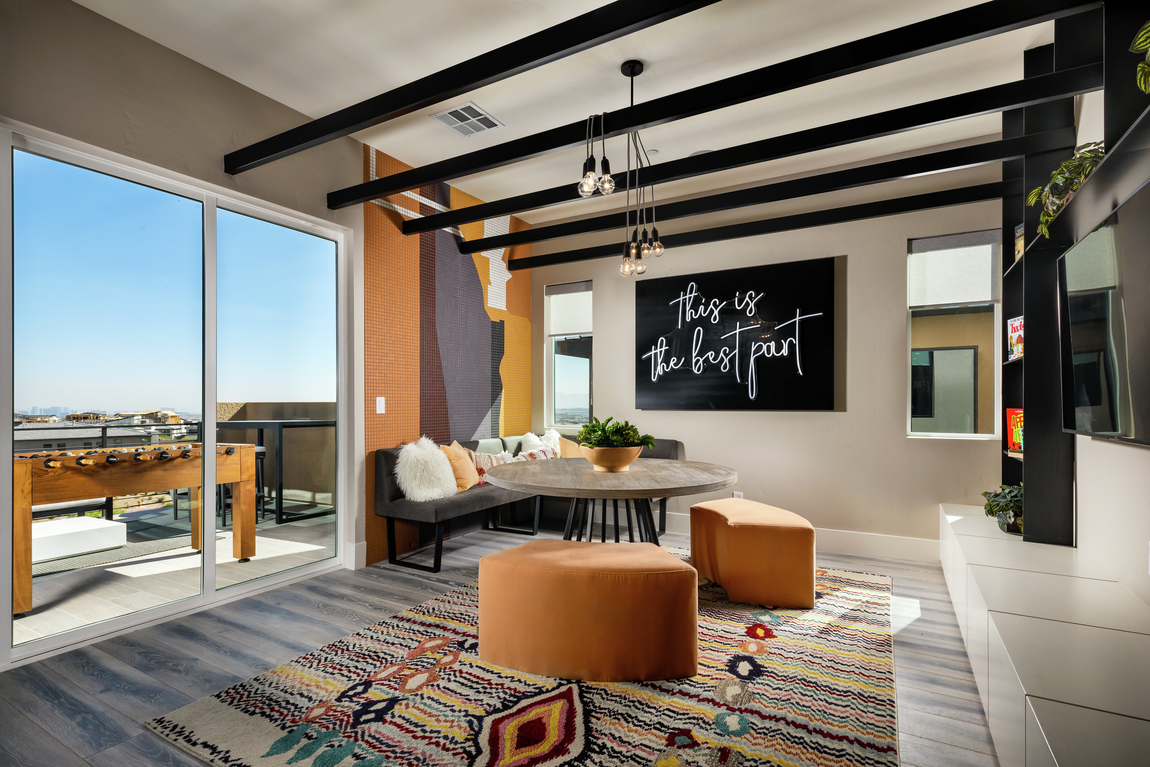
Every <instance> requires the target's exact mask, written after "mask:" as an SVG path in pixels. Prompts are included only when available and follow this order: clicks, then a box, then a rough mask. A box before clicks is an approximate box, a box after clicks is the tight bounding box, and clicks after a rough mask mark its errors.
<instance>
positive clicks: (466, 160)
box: [328, 0, 1102, 210]
mask: <svg viewBox="0 0 1150 767" xmlns="http://www.w3.org/2000/svg"><path fill="white" fill-rule="evenodd" d="M1035 5H1036V3H1035V0H991V2H987V3H983V4H981V5H976V6H973V7H971V8H966V9H964V10H960V11H955V12H953V13H949V14H945V15H943V16H937V17H935V18H932V19H927V20H925V21H921V22H918V23H915V24H910V25H908V26H905V27H900V28H898V29H894V30H890V31H888V32H882V33H880V34H877V35H872V36H871V37H866V38H863V39H861V40H855V41H853V42H850V43H846V44H844V45H839V46H836V47H834V48H830V49H827V50H823V51H818V52H815V53H811V54H808V55H806V56H800V57H798V58H794V59H791V60H789V61H784V62H780V63H778V64H772V65H770V66H767V67H762V68H760V69H757V70H754V71H751V72H746V73H744V74H741V75H736V76H734V77H729V78H727V79H725V80H720V81H718V82H715V83H709V84H707V85H701V86H698V87H696V88H691V89H688V90H686V91H681V92H679V93H675V94H671V95H668V96H664V97H662V98H658V99H654V100H652V101H648V102H644V103H641V104H636V105H634V106H632V107H627V108H625V109H621V110H619V111H617V112H612V113H610V114H609V115H608V116H607V123H606V135H607V136H608V137H611V136H619V135H623V134H624V133H627V132H629V131H634V130H641V129H643V128H648V127H651V126H654V125H662V124H665V123H668V122H672V121H675V120H681V119H683V118H686V117H692V116H694V115H699V114H703V113H705V112H710V111H713V110H716V109H721V108H723V107H728V106H732V105H735V104H742V103H745V102H748V101H753V100H756V99H760V98H764V97H766V96H770V95H774V94H777V93H782V92H784V91H788V90H792V89H794V88H799V87H802V86H805V85H810V84H812V83H817V82H822V81H825V80H830V79H834V78H837V77H842V76H844V75H848V74H851V73H854V72H860V71H863V70H866V69H871V68H874V67H877V66H881V65H883V64H889V63H892V62H895V61H901V60H904V59H907V58H911V57H913V56H918V55H922V54H924V53H930V52H932V51H936V50H941V49H944V48H948V47H952V46H955V45H960V44H962V43H967V42H971V41H973V40H978V39H982V38H985V37H990V36H993V35H998V34H1002V33H1004V32H1008V31H1011V30H1014V29H1019V28H1022V27H1026V26H1030V25H1032V24H1037V23H1040V22H1043V21H1049V20H1051V19H1057V18H1062V17H1064V16H1068V15H1072V14H1075V13H1080V12H1082V11H1085V10H1089V9H1091V8H1096V7H1100V6H1101V5H1102V3H1101V2H1081V0H1045V2H1043V3H1041V7H1040V8H1036V7H1035ZM585 131H586V123H585V121H583V120H580V121H578V122H574V123H570V124H568V125H564V126H562V127H559V128H553V129H551V130H547V131H542V132H540V133H536V134H534V135H532V136H525V137H523V138H520V139H515V140H513V141H508V142H505V143H503V144H499V145H497V146H493V147H488V148H486V149H481V150H478V151H475V152H470V153H467V154H464V155H460V156H458V157H453V158H449V159H447V160H442V161H440V162H436V163H431V164H430V165H425V166H422V167H419V168H413V169H412V170H409V171H404V172H401V173H395V174H392V175H390V176H384V177H382V178H378V179H375V180H373V181H369V182H366V183H363V184H357V185H356V186H352V187H348V188H346V189H340V190H337V191H334V192H331V193H329V194H328V207H329V208H331V209H333V210H335V209H339V208H345V207H348V206H351V205H357V204H359V203H362V202H367V201H368V200H372V199H376V198H379V197H386V196H388V195H391V194H396V193H398V192H404V191H407V190H410V189H418V188H419V187H422V186H425V185H427V184H433V183H437V182H441V181H449V180H451V179H455V178H460V177H462V176H467V175H471V174H473V173H478V172H481V171H484V170H490V169H492V168H498V167H502V166H504V165H509V164H512V163H515V162H520V161H522V160H527V159H531V158H533V157H538V156H541V155H543V154H547V153H549V152H554V151H557V150H561V149H566V148H569V147H573V146H578V145H579V144H581V143H582V142H583V141H584V140H585Z"/></svg>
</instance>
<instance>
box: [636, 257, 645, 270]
mask: <svg viewBox="0 0 1150 767" xmlns="http://www.w3.org/2000/svg"><path fill="white" fill-rule="evenodd" d="M645 271H647V264H646V263H645V262H644V261H643V259H641V258H640V259H639V260H638V261H636V262H635V274H642V273H643V272H645Z"/></svg>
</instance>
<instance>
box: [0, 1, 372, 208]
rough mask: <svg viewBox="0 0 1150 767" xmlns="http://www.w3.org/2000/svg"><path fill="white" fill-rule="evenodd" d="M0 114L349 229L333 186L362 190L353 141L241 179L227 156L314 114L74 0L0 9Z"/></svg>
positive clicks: (357, 151)
mask: <svg viewBox="0 0 1150 767" xmlns="http://www.w3.org/2000/svg"><path fill="white" fill-rule="evenodd" d="M0 72H3V73H4V74H3V76H0V117H5V118H9V119H12V120H18V121H20V122H23V123H27V124H29V125H33V126H35V127H37V128H42V129H44V130H48V131H52V132H53V133H58V134H61V135H63V136H67V137H68V138H72V139H76V140H77V141H83V142H85V143H88V144H93V145H95V146H97V147H101V148H103V149H107V150H109V151H112V152H116V153H118V154H122V155H124V156H126V157H130V158H133V159H136V160H141V161H143V162H147V163H151V164H153V165H158V166H160V167H161V168H167V169H169V170H172V171H176V172H178V173H183V174H186V175H188V176H192V177H193V178H197V179H201V180H203V181H207V182H210V183H212V184H219V185H220V186H223V187H227V188H228V189H233V190H236V191H238V192H242V193H244V194H250V195H253V196H255V197H259V198H260V199H263V200H267V201H269V202H274V203H277V204H279V205H283V206H285V207H287V208H291V209H292V210H296V211H300V212H303V213H308V214H311V215H313V216H317V217H320V218H324V219H327V220H329V221H335V222H338V223H341V224H344V225H345V226H354V224H353V223H352V222H353V220H354V217H355V216H356V215H360V213H359V211H358V208H357V209H356V212H355V213H352V212H350V211H344V212H341V213H335V212H333V211H330V210H328V209H327V205H326V195H327V193H328V192H329V191H331V190H333V189H338V188H340V187H344V186H351V185H353V184H357V183H360V181H361V180H362V175H363V154H362V152H363V150H362V148H361V145H360V144H359V142H357V141H354V140H352V139H343V140H341V141H334V142H331V143H328V144H325V145H323V146H321V147H317V148H315V149H310V150H308V151H306V152H302V153H300V154H297V155H294V156H292V157H289V158H287V159H284V160H279V161H277V162H274V163H271V164H269V165H265V166H264V167H262V168H257V169H256V170H252V171H249V172H247V173H243V174H240V175H239V176H236V177H234V178H233V177H231V176H228V175H227V174H226V173H224V170H223V167H224V155H225V154H226V153H228V152H230V151H232V150H234V149H239V148H240V147H243V146H246V145H247V144H250V143H253V142H255V141H258V140H260V139H264V138H267V137H268V136H271V135H274V134H276V133H278V132H280V131H283V130H286V129H288V128H293V127H295V126H297V125H299V124H300V123H302V122H304V121H306V120H307V119H308V118H307V117H306V116H305V115H302V114H300V113H299V112H296V111H294V110H292V109H290V108H288V107H286V106H284V105H283V104H280V103H279V102H277V101H273V100H271V99H269V98H268V97H266V96H263V95H260V94H259V93H256V92H255V91H253V90H251V89H250V88H247V87H245V86H243V85H240V84H239V83H237V82H235V81H234V80H230V79H228V78H226V77H224V76H223V75H221V74H220V73H218V72H215V71H213V70H211V69H208V68H207V67H205V66H202V65H200V64H197V63H196V62H194V61H192V60H191V59H189V58H186V57H184V56H181V55H180V54H178V53H176V52H174V51H172V50H170V49H168V48H165V47H163V46H162V45H160V44H158V43H155V42H152V41H151V40H148V39H147V38H145V37H143V36H141V35H138V34H136V33H135V32H132V31H131V30H129V29H126V28H124V27H121V26H120V25H118V24H116V23H114V22H112V21H109V20H108V19H106V18H104V17H103V16H100V15H99V14H97V13H94V12H92V11H89V10H88V9H86V8H84V7H82V6H79V5H76V4H75V3H72V2H68V0H5V2H3V3H0Z"/></svg>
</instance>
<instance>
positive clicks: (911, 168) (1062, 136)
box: [459, 128, 1075, 253]
mask: <svg viewBox="0 0 1150 767" xmlns="http://www.w3.org/2000/svg"><path fill="white" fill-rule="evenodd" d="M1074 142H1075V134H1074V130H1073V129H1071V128H1064V129H1061V130H1052V131H1047V132H1045V133H1037V134H1033V135H1028V136H1019V137H1017V138H1011V139H1005V140H1002V141H988V142H984V143H981V144H974V145H972V146H965V147H960V148H958V149H947V150H944V151H941V152H932V153H930V154H923V155H918V156H915V157H906V158H903V159H900V160H890V161H888V162H880V163H875V164H872V165H864V166H862V167H858V168H849V169H847V170H839V171H832V172H830V173H820V174H818V175H814V176H807V177H805V178H798V179H794V180H791V181H782V182H778V183H773V184H763V185H761V186H756V187H752V188H750V189H739V190H737V191H732V192H725V193H723V194H714V195H708V196H706V197H696V198H694V199H691V200H683V201H681V202H672V203H664V204H662V205H659V206H658V209H657V212H658V220H659V221H670V220H672V219H677V218H685V217H688V216H698V215H704V214H707V213H717V212H719V211H724V210H735V209H737V208H745V207H748V206H751V205H762V204H764V203H769V202H778V201H780V200H791V199H795V198H797V197H807V196H810V195H814V194H822V193H825V192H834V191H838V190H841V189H851V188H854V187H859V186H866V185H869V184H880V183H883V182H887V181H896V180H898V179H903V178H913V177H914V176H921V175H925V174H928V173H939V172H942V171H949V170H958V169H960V168H969V167H973V166H977V165H987V164H990V163H996V162H1002V161H1004V160H1014V159H1018V158H1020V157H1024V156H1026V155H1028V154H1037V153H1039V152H1049V151H1052V150H1057V149H1068V148H1072V147H1073V146H1074ZM646 220H647V221H651V220H652V218H651V214H650V212H648V214H647V218H646ZM634 225H635V211H633V210H632V211H630V213H629V214H628V213H627V212H622V211H620V212H617V213H608V214H606V215H602V216H594V217H592V218H584V219H580V220H578V221H569V222H567V223H563V224H553V225H551V226H540V227H535V228H533V229H525V230H523V231H519V232H511V233H510V234H503V235H498V236H495V237H483V238H479V239H474V240H467V241H465V242H461V243H460V246H459V250H460V252H463V253H481V252H483V251H485V250H494V249H499V248H507V247H511V246H513V245H525V244H528V243H533V242H544V241H546V240H554V239H559V238H562V237H573V236H575V235H579V234H588V233H590V232H602V231H607V230H610V229H623V228H625V227H630V226H634Z"/></svg>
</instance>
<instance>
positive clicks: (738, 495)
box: [731, 490, 743, 498]
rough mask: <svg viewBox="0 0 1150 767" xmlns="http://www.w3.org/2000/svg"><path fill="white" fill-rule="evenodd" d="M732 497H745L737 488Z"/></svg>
mask: <svg viewBox="0 0 1150 767" xmlns="http://www.w3.org/2000/svg"><path fill="white" fill-rule="evenodd" d="M731 497H732V498H742V497H743V494H742V493H740V492H739V491H738V490H736V491H734V492H733V493H731Z"/></svg>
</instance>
